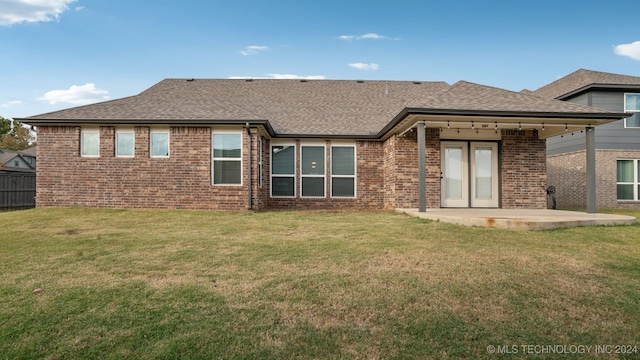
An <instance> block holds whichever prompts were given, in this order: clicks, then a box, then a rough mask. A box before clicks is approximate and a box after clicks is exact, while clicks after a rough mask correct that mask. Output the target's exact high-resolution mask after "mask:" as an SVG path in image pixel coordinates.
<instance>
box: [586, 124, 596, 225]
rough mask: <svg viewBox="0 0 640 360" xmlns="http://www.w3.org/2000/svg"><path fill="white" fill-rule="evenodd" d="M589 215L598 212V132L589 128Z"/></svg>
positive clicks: (587, 135)
mask: <svg viewBox="0 0 640 360" xmlns="http://www.w3.org/2000/svg"><path fill="white" fill-rule="evenodd" d="M585 131H586V140H587V213H589V214H594V213H595V212H596V130H595V128H594V127H591V126H589V127H587V128H586V129H585Z"/></svg>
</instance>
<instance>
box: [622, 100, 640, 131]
mask: <svg viewBox="0 0 640 360" xmlns="http://www.w3.org/2000/svg"><path fill="white" fill-rule="evenodd" d="M627 95H638V96H640V93H631V92H629V93H624V112H626V113H637V112H640V109H638V110H627ZM624 128H625V129H640V127H638V126H627V118H625V119H624Z"/></svg>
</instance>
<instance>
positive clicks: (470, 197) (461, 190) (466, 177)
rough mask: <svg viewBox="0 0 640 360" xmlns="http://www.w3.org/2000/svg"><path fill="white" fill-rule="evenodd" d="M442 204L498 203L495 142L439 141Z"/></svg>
mask: <svg viewBox="0 0 640 360" xmlns="http://www.w3.org/2000/svg"><path fill="white" fill-rule="evenodd" d="M440 150H441V151H440V154H441V156H442V159H441V160H442V161H441V163H440V164H441V171H442V180H441V199H440V203H441V204H440V205H441V206H442V207H489V208H491V207H498V199H499V197H498V144H497V143H494V142H466V141H465V142H442V143H441V149H440Z"/></svg>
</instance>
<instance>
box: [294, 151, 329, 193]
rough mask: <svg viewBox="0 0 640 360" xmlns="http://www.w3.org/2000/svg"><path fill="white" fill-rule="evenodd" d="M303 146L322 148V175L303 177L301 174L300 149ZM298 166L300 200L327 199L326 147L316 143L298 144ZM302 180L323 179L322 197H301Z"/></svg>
mask: <svg viewBox="0 0 640 360" xmlns="http://www.w3.org/2000/svg"><path fill="white" fill-rule="evenodd" d="M305 146H313V147H322V154H323V158H324V166H323V169H322V175H304V174H303V173H302V148H304V147H305ZM299 162H300V164H299V166H300V198H303V199H326V197H327V145H326V143H324V142H323V143H317V142H305V143H301V144H300V159H299ZM304 178H323V179H324V186H323V190H324V193H323V195H322V196H303V195H302V186H303V182H302V179H304Z"/></svg>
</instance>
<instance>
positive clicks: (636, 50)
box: [613, 41, 640, 61]
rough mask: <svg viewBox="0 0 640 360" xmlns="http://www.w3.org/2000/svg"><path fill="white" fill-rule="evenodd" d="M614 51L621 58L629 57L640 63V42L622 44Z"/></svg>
mask: <svg viewBox="0 0 640 360" xmlns="http://www.w3.org/2000/svg"><path fill="white" fill-rule="evenodd" d="M613 51H614V52H615V53H616V54H617V55H620V56H627V57H630V58H632V59H633V60H638V61H640V41H635V42H632V43H631V44H620V45H616V46H615V47H614V48H613Z"/></svg>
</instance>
